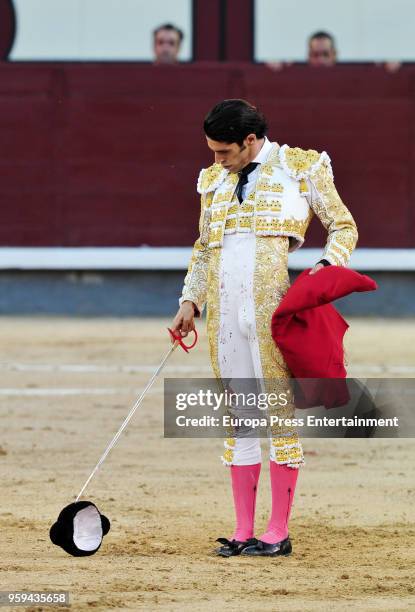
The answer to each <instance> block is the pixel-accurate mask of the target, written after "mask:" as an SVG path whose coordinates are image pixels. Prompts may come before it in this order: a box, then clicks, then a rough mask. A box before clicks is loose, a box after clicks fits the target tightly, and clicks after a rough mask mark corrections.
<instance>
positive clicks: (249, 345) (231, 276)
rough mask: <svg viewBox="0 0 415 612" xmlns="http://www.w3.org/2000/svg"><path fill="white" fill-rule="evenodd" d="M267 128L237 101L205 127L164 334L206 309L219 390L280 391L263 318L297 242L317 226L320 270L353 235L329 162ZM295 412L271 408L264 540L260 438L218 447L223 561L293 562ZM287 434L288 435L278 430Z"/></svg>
mask: <svg viewBox="0 0 415 612" xmlns="http://www.w3.org/2000/svg"><path fill="white" fill-rule="evenodd" d="M267 129H268V128H267V122H266V119H265V117H264V115H263V113H261V112H260V111H259V110H258V109H257V108H256V107H255V106H253V105H252V104H250V103H249V102H247V101H245V100H240V99H231V100H224V101H223V102H220V103H219V104H217V105H216V106H215V107H214V108H213V109H212V110H211V111H210V112H209V113H208V114H207V116H206V117H205V120H204V132H205V136H206V141H207V145H208V147H209V149H211V150H212V152H213V153H214V156H215V163H213V164H212V165H211V166H209V167H208V168H204V169H202V170H201V172H200V175H199V178H198V182H197V191H198V193H199V194H200V196H201V198H200V199H201V211H200V220H199V236H198V238H197V240H196V242H195V243H194V246H193V251H192V255H191V259H190V263H189V266H188V270H187V274H186V276H185V279H184V286H183V290H182V295H181V297H180V298H179V310H178V313H177V314H176V316H175V319H174V321H173V325H172V327H173V329H174V330H175V331H178V332H180V333H181V335H182V336H186V335H187V334H188V333H189V332H190V331H191V330H192V329H194V325H195V323H194V318H195V317H196V318H200V317H201V315H202V313H203V310H204V308H205V306H206V311H207V312H206V314H207V317H206V323H207V333H208V342H209V353H210V360H211V365H212V369H213V372H214V375H215V377H216V379H231V380H232V381H238V380H239V379H255V380H257V381H261V385H262V386H261V389H263V390H265V391H266V392H268V393H270V392H272V391H277V392H278V391H280V388H281V381H282V380H284V379H287V378H290V376H291V373H290V371H289V369H288V367H287V365H286V363H285V362H284V359H283V357H282V354H281V352H280V351H279V349H278V346H277V345H276V343H275V342H274V340H273V338H272V336H271V329H270V325H271V318H272V314H273V312H274V311H275V309H276V308H277V306H278V304H279V303H280V301H281V299H282V297H283V296H284V295H285V293H286V292H287V290H288V288H289V286H290V280H289V274H288V254H289V253H290V252H293V251H295V250H296V249H298V248H300V247H301V246H302V244H303V243H304V239H305V234H306V230H307V228H308V226H309V224H310V221H311V219H312V217H313V216H314V215H317V217H318V218H319V220H320V221H321V223H322V225H323V226H324V228H325V229H326V230H327V242H326V245H325V248H324V250H323V254H322V258H321V259H320V261H319V262H317V263H316V264H315V266H314V267H313V269H312V270H311V271H310V274H315V273H318V271H319V270H320V269H321V268H322V267H323V266H325V265H335V266H348V263H349V259H350V256H351V253H352V251H353V250H354V248H355V246H356V243H357V239H358V232H357V227H356V223H355V221H354V219H353V217H352V215H351V213H350V211H349V210H348V208H347V207H346V206H345V204H344V203H343V201H342V200H341V198H340V196H339V194H338V192H337V190H336V187H335V184H334V179H333V171H332V166H331V160H330V157H329V155H328V154H327V152H326V151H323V152H318V151H315V150H313V149H308V150H305V149H302V148H300V147H290V146H289V145H287V144H283V145H280V144H279V143H277V142H272V141H270V140H269V139H268V137H267V135H266V134H267ZM294 410H295V406H294V404H293V402H292V401H290V402H287V403H286V404H285V405H284V406H280V407H279V408H278V416H280V417H282V418H281V419H279V420H278V423H279V425H278V426H277V427H273V428H272V429H271V430H270V433H269V465H270V481H271V497H272V508H271V514H270V517H269V521H268V525H267V528H266V530H265V532H264V533H262V534H261V535H260V536H259V537H258V538H256V537H254V518H255V506H256V494H257V488H258V481H259V475H260V470H261V446H260V440H259V438H255V437H238V436H237V435H234V434H233V433H232V432H231V433H230V434H229V437H228V438H226V439H225V441H224V446H225V448H224V452H223V455H222V461H223V463H224V465H226V466H228V467H229V468H230V474H231V484H232V493H233V501H234V510H235V519H236V521H235V529H234V532H233V534H232V536H231V537H230V538H225V537H224V538H218V541H219V542H220V543H221V544H222V545H221V546H220V547H219V548H217V549H216V553H217V554H218V555H221V556H225V557H230V556H236V555H240V554H242V555H251V556H272V557H273V556H276V555H288V554H290V553H291V551H292V543H291V540H290V537H289V531H288V521H289V518H290V514H291V507H292V503H293V498H294V492H295V488H296V483H297V478H298V473H299V468H300V466H303V465H304V464H305V461H304V453H303V448H302V444H301V440H300V439H299V435H298V432H297V431H296V429H295V427H293V426H291V425H290V421H289V419H290V417H293V416H294ZM286 423H287V424H286Z"/></svg>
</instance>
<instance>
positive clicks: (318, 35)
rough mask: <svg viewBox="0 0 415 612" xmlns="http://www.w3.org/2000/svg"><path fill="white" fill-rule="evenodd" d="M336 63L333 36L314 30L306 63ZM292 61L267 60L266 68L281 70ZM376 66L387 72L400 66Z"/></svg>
mask: <svg viewBox="0 0 415 612" xmlns="http://www.w3.org/2000/svg"><path fill="white" fill-rule="evenodd" d="M336 63H337V48H336V41H335V39H334V36H333V35H332V34H330V33H329V32H326V31H325V30H319V31H318V32H314V34H311V36H310V37H309V39H308V65H309V66H312V67H314V68H321V67H322V68H325V67H327V68H329V67H331V66H335V65H336ZM292 64H293V62H267V64H266V65H267V66H268V68H271V69H272V70H281V69H282V68H284V67H286V66H292ZM375 65H376V66H383V67H384V68H385V70H387V71H388V72H396V71H397V70H399V68H400V67H401V65H402V64H401V63H400V62H395V61H388V62H377V63H376V64H375Z"/></svg>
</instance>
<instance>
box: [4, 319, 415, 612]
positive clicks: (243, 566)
mask: <svg viewBox="0 0 415 612" xmlns="http://www.w3.org/2000/svg"><path fill="white" fill-rule="evenodd" d="M170 322H171V321H170V320H167V319H157V320H143V319H137V320H133V319H125V320H119V319H88V320H87V319H83V320H74V319H72V320H68V319H49V318H48V319H46V318H45V319H31V318H26V319H19V318H2V319H0V334H1V339H2V351H1V356H0V372H1V385H0V401H1V411H0V425H1V431H2V437H1V440H0V467H1V474H2V500H1V506H0V550H1V566H0V581H1V582H0V590H3V591H4V590H47V591H53V590H68V591H69V592H70V601H71V604H72V609H73V610H76V611H78V610H80V611H82V610H90V609H95V610H108V609H111V610H126V609H127V610H172V611H186V610H192V611H196V612H198V611H199V610H200V611H202V612H203V611H205V610H206V611H207V610H209V612H212V611H216V610H224V611H233V610H235V611H236V610H240V611H245V610H250V611H251V610H252V611H264V610H267V611H268V610H273V611H279V610H289V611H294V610H295V611H298V612H300V611H301V612H304V611H306V612H308V611H314V610H319V611H320V610H323V611H326V610H329V611H332V610H333V611H337V610H341V611H343V610H344V611H346V610H347V611H349V610H359V611H360V610H364V611H366V610H367V611H369V610H376V611H377V612H380V611H383V610H384V611H386V610H387V611H388V612H390V611H395V610H415V571H414V567H415V554H414V549H415V510H414V507H415V482H414V472H413V467H414V461H415V444H414V441H413V440H410V439H404V438H399V439H385V438H383V439H382V438H378V439H369V440H362V439H341V440H321V439H320V440H311V439H305V440H303V445H304V449H305V453H306V461H307V465H306V466H305V467H304V468H302V469H301V472H300V474H299V478H298V484H297V490H296V496H295V499H294V505H293V509H292V515H291V521H290V535H291V538H292V541H293V554H292V555H291V556H289V557H286V558H280V557H277V558H274V559H258V560H255V561H253V560H250V559H244V558H242V557H235V558H231V559H222V558H218V557H216V556H214V555H213V554H212V550H213V548H214V547H215V545H216V544H215V539H216V538H217V537H219V536H229V535H230V533H231V531H232V528H233V505H232V498H231V489H230V486H229V471H228V470H227V469H226V468H225V467H223V466H222V464H221V462H220V459H219V455H220V453H221V451H222V441H221V440H219V439H217V440H169V439H164V437H163V395H162V391H163V381H162V379H158V380H157V381H156V382H155V384H154V386H153V389H152V391H151V393H150V395H149V396H148V397H147V398H146V400H145V401H144V403H143V405H142V407H141V408H140V409H139V412H138V413H137V414H136V415H135V417H134V419H133V421H132V422H131V423H130V425H129V427H128V429H127V431H126V432H125V433H124V434H123V436H122V438H121V439H120V441H119V443H118V445H117V447H116V448H115V449H114V450H113V451H112V452H111V454H110V455H109V457H108V459H107V461H106V463H105V464H104V466H103V468H102V469H101V471H100V472H99V473H98V475H97V477H96V479H95V480H94V481H93V482H92V483H91V485H90V487H89V489H88V492H87V495H86V497H87V498H88V499H91V500H93V501H94V502H95V503H96V504H97V505H98V507H99V508H100V510H101V511H102V512H103V513H104V514H106V515H107V516H108V517H109V518H110V519H111V521H112V528H111V531H110V533H109V534H108V535H107V536H106V538H105V539H104V543H103V545H102V547H101V549H100V551H98V553H97V554H96V555H94V556H92V557H86V558H83V559H78V558H73V557H70V556H68V555H67V554H66V553H64V552H63V550H62V549H59V548H57V547H56V546H53V545H52V543H51V542H50V540H49V535H48V530H49V527H50V525H51V524H52V522H54V521H55V520H56V517H57V515H58V513H59V511H60V510H61V509H62V508H63V507H64V506H65V505H66V504H68V503H70V502H71V501H73V498H74V496H75V495H76V494H77V493H78V491H79V489H80V487H81V485H82V484H83V482H84V480H85V479H86V477H87V476H88V474H89V472H90V471H91V469H92V468H93V466H94V465H95V463H96V461H97V460H98V458H99V457H100V455H101V454H102V452H103V450H104V449H105V447H106V445H107V443H108V442H109V440H110V439H111V437H112V436H113V434H114V433H115V431H116V430H117V429H118V427H119V425H120V424H121V422H122V420H123V419H124V417H125V416H126V414H127V413H128V411H129V409H130V408H131V406H132V405H133V403H134V401H135V398H136V397H137V396H138V395H139V393H140V391H141V390H142V388H143V387H144V386H145V384H146V382H147V380H148V379H149V377H150V376H151V374H152V371H153V366H155V365H156V364H157V363H158V362H159V361H160V360H161V357H162V356H163V355H164V353H165V352H166V350H167V349H168V347H169V340H168V337H167V331H166V327H167V325H169V324H170ZM349 323H350V324H351V327H350V330H349V331H348V333H347V334H346V348H347V355H348V360H349V375H350V376H352V375H355V376H359V377H363V376H369V377H370V376H373V377H377V376H389V377H396V376H408V377H414V376H415V321H414V320H412V321H408V320H406V321H405V320H401V321H391V320H385V319H376V320H365V319H349ZM198 327H199V330H200V332H201V334H200V343H199V345H198V349H197V350H196V351H195V352H194V353H191V354H189V355H187V354H185V353H184V352H183V351H181V350H180V349H178V350H176V351H175V353H174V354H173V355H172V357H171V360H170V361H169V363H168V367H167V368H166V370H165V371H163V374H162V375H163V376H166V377H167V376H169V377H172V376H179V377H183V376H211V372H210V369H209V361H208V352H207V341H206V335H205V330H204V322H203V324H200V323H199V324H198ZM131 366H134V367H131ZM266 459H267V455H266V453H265V445H264V465H263V472H262V475H261V480H260V488H259V496H258V506H257V508H258V510H257V533H258V534H259V533H260V532H261V530H262V529H263V528H264V526H265V524H266V521H267V515H268V510H269V507H270V495H269V486H268V465H267V460H266ZM6 609H10V610H16V609H19V608H4V610H6ZM20 609H21V608H20ZM25 609H26V610H42V609H51V608H44V607H43V608H42V607H39V606H34V607H27V608H25Z"/></svg>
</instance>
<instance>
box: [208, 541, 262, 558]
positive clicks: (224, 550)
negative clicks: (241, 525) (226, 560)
mask: <svg viewBox="0 0 415 612" xmlns="http://www.w3.org/2000/svg"><path fill="white" fill-rule="evenodd" d="M216 542H220V543H221V544H223V546H220V547H219V548H216V550H215V553H216V554H217V555H219V556H220V557H234V556H235V555H240V554H241V552H242V551H243V550H244V549H245V548H246V547H247V546H251V547H252V546H254V545H255V544H256V543H257V542H258V540H257V539H256V538H250V539H249V540H246V541H245V542H239V541H238V540H228V539H227V538H218V539H217V540H216Z"/></svg>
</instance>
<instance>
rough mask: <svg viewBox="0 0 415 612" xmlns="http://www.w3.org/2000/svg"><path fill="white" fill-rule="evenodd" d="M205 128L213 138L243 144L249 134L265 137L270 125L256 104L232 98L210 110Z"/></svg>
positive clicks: (206, 132) (209, 136)
mask: <svg viewBox="0 0 415 612" xmlns="http://www.w3.org/2000/svg"><path fill="white" fill-rule="evenodd" d="M203 128H204V130H205V134H206V136H207V137H208V138H211V139H212V140H216V141H218V142H226V143H228V144H232V143H233V142H236V143H237V144H238V145H239V146H241V145H242V143H243V141H244V140H245V138H246V137H247V136H248V134H255V135H256V137H257V138H263V137H264V136H265V134H266V133H267V130H268V125H267V121H266V119H265V117H264V115H263V114H262V113H261V112H260V111H259V110H258V109H257V108H256V106H253V105H252V104H250V103H249V102H247V101H246V100H241V99H230V100H223V101H222V102H219V104H216V106H214V107H213V108H212V109H211V110H210V111H209V112H208V114H207V115H206V117H205V120H204V123H203Z"/></svg>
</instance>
